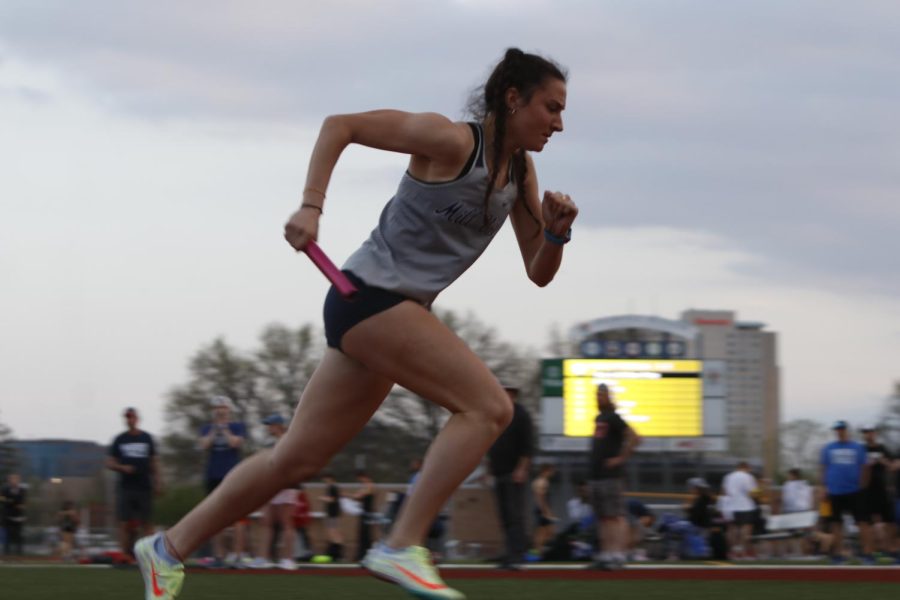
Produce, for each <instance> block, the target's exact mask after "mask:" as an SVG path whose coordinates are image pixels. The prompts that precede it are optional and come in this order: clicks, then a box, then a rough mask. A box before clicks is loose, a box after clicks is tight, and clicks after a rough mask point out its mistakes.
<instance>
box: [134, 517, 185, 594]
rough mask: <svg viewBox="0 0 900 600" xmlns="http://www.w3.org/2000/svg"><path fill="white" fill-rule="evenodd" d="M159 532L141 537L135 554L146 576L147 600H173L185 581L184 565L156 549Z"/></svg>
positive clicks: (142, 572) (160, 534)
mask: <svg viewBox="0 0 900 600" xmlns="http://www.w3.org/2000/svg"><path fill="white" fill-rule="evenodd" d="M161 537H162V533H157V534H156V535H152V536H150V537H145V538H141V539H139V540H138V541H137V543H136V544H135V545H134V555H135V557H136V558H137V563H138V567H140V569H141V575H142V576H143V577H144V598H145V599H146V600H173V599H174V598H175V596H177V595H178V592H180V591H181V584H182V583H184V565H183V564H181V563H180V562H179V563H174V564H173V563H170V562H169V561H168V560H166V559H165V558H163V557H162V556H160V555H159V553H158V552H157V551H156V547H155V545H156V540H158V539H160V538H161Z"/></svg>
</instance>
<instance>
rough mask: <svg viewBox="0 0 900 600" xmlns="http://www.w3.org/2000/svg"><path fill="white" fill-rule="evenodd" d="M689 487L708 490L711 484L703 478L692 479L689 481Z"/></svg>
mask: <svg viewBox="0 0 900 600" xmlns="http://www.w3.org/2000/svg"><path fill="white" fill-rule="evenodd" d="M688 485H689V486H691V487H698V488H708V487H709V484H708V483H706V480H705V479H703V478H702V477H691V478H690V479H688Z"/></svg>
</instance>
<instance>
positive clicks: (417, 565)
mask: <svg viewBox="0 0 900 600" xmlns="http://www.w3.org/2000/svg"><path fill="white" fill-rule="evenodd" d="M362 566H363V567H364V568H366V569H367V570H368V571H369V572H370V573H372V575H374V576H375V577H378V578H379V579H383V580H385V581H388V582H390V583H396V584H397V585H399V586H400V587H402V588H403V589H404V590H406V591H407V592H409V593H410V594H412V595H413V596H416V597H418V598H424V599H425V600H438V599H440V600H465V598H466V597H465V596H464V595H463V594H462V593H461V592H458V591H456V590H454V589H453V588H450V587H448V586H447V584H446V583H444V581H443V580H442V579H441V576H440V575H438V572H437V569H435V568H434V565H433V564H431V555H430V554H429V552H428V550H426V549H425V548H422V547H421V546H409V547H407V548H403V549H400V550H392V549H389V548H386V547H385V546H384V545H383V544H378V545H377V546H374V547H372V548H371V549H370V550H369V551H368V552H367V553H366V557H365V558H364V559H363V561H362Z"/></svg>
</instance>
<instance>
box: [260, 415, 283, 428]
mask: <svg viewBox="0 0 900 600" xmlns="http://www.w3.org/2000/svg"><path fill="white" fill-rule="evenodd" d="M263 425H284V417H282V416H281V415H279V414H278V413H273V414H271V415H269V416H268V417H266V418H265V419H263Z"/></svg>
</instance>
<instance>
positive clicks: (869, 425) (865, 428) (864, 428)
mask: <svg viewBox="0 0 900 600" xmlns="http://www.w3.org/2000/svg"><path fill="white" fill-rule="evenodd" d="M859 429H860V431H877V430H878V427H876V426H875V424H874V423H866V424H865V425H863V426H862V427H860V428H859Z"/></svg>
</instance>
